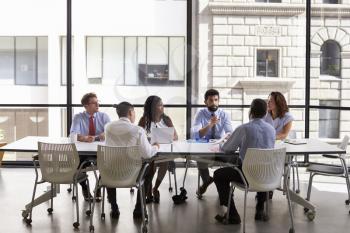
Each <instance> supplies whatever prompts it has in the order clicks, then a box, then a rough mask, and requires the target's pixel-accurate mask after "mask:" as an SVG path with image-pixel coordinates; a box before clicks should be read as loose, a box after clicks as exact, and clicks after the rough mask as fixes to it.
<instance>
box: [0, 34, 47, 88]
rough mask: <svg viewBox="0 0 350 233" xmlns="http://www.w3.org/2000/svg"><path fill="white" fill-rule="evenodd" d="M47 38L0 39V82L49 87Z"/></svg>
mask: <svg viewBox="0 0 350 233" xmlns="http://www.w3.org/2000/svg"><path fill="white" fill-rule="evenodd" d="M47 48H48V45H47V37H0V80H1V81H0V82H1V83H7V84H11V83H15V84H17V85H47V80H48V79H47V77H48V49H47Z"/></svg>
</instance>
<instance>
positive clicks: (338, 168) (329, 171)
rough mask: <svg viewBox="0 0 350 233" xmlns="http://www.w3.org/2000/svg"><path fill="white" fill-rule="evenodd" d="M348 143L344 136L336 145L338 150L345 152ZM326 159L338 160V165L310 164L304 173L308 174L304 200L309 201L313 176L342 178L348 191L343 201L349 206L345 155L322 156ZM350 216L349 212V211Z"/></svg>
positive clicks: (349, 197)
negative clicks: (346, 197)
mask: <svg viewBox="0 0 350 233" xmlns="http://www.w3.org/2000/svg"><path fill="white" fill-rule="evenodd" d="M348 142H349V137H348V136H347V135H346V136H345V137H344V138H343V140H342V142H341V143H340V144H339V145H338V148H340V149H342V150H346V148H347V146H348ZM322 156H324V157H326V158H330V159H339V161H340V165H332V164H320V163H310V165H309V166H308V167H307V169H306V171H308V172H310V178H309V185H308V189H307V197H306V200H308V201H309V200H310V197H311V188H312V181H313V178H314V176H316V175H322V176H336V177H343V178H345V180H346V187H347V189H348V199H347V200H346V201H345V204H346V205H349V201H350V182H349V173H348V172H349V171H348V169H349V168H348V167H347V165H346V161H345V154H334V155H322ZM304 211H305V212H308V211H309V209H307V208H304ZM349 214H350V211H349Z"/></svg>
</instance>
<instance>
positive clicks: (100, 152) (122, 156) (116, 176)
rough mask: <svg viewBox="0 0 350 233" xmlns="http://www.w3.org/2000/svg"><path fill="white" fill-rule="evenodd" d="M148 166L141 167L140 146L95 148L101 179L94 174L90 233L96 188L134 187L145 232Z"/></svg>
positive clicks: (143, 232) (103, 214)
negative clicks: (145, 188) (146, 173)
mask: <svg viewBox="0 0 350 233" xmlns="http://www.w3.org/2000/svg"><path fill="white" fill-rule="evenodd" d="M147 167H148V164H145V165H144V166H142V155H141V150H140V146H129V147H111V146H102V145H99V146H98V148H97V168H98V170H99V171H100V176H101V179H98V177H97V174H96V172H94V173H95V178H96V186H95V189H94V201H93V205H92V215H91V216H90V231H94V230H95V228H94V225H93V215H94V209H95V203H96V201H95V198H96V192H97V189H98V188H101V187H103V188H105V187H108V188H131V187H136V188H137V189H138V190H139V191H140V194H141V195H140V196H141V211H142V233H146V232H147V225H146V224H147V222H148V219H147V218H148V217H147V210H146V205H145V192H144V185H143V184H144V174H145V171H146V168H147ZM104 199H105V191H103V195H102V214H101V218H102V219H104V218H105V213H104Z"/></svg>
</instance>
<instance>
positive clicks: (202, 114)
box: [191, 89, 233, 196]
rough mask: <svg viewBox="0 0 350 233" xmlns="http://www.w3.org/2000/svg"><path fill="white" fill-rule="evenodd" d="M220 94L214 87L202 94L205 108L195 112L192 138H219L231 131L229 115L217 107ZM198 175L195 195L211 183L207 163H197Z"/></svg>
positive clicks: (199, 193) (202, 192)
mask: <svg viewBox="0 0 350 233" xmlns="http://www.w3.org/2000/svg"><path fill="white" fill-rule="evenodd" d="M219 101H220V95H219V92H218V91H217V90H215V89H209V90H207V91H206V92H205V94H204V103H205V105H206V108H203V109H201V110H199V112H198V113H197V114H196V117H195V120H194V124H193V126H192V128H191V132H192V138H193V139H205V140H207V141H209V139H220V138H222V137H223V136H224V135H225V134H227V133H231V132H232V131H233V130H232V125H231V121H230V117H229V115H228V114H227V113H226V112H224V111H223V110H222V109H220V108H219ZM197 166H198V172H199V175H200V176H201V178H202V181H203V184H202V186H201V187H199V190H197V195H198V196H201V195H202V194H204V193H205V191H206V190H207V188H208V186H209V185H210V184H211V183H213V181H214V180H213V178H212V177H211V176H210V175H209V169H208V164H206V163H201V162H198V163H197Z"/></svg>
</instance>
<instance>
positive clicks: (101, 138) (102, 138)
mask: <svg viewBox="0 0 350 233" xmlns="http://www.w3.org/2000/svg"><path fill="white" fill-rule="evenodd" d="M98 137H99V138H100V141H104V140H105V134H104V133H101V134H100V135H98Z"/></svg>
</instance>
